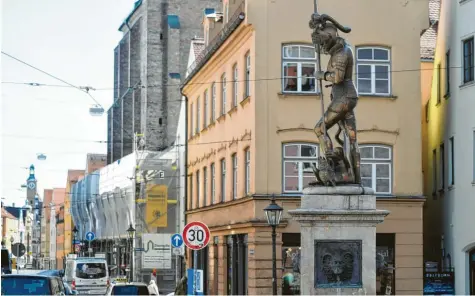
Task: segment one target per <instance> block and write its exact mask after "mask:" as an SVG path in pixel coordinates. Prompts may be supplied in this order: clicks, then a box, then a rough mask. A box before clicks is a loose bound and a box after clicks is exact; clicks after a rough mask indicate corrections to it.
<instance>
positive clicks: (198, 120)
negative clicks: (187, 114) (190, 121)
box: [196, 97, 201, 134]
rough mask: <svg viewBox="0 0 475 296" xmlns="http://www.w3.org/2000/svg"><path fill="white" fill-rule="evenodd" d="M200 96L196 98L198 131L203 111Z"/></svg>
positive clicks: (198, 130) (197, 130)
mask: <svg viewBox="0 0 475 296" xmlns="http://www.w3.org/2000/svg"><path fill="white" fill-rule="evenodd" d="M200 103H201V102H200V97H198V98H197V99H196V133H197V134H199V133H200V117H201V116H200V113H201V108H200V107H201V106H200Z"/></svg>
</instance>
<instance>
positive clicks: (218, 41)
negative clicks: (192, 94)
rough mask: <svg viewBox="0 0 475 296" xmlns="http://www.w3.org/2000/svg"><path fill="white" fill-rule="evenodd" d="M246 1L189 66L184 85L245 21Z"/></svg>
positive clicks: (237, 8)
mask: <svg viewBox="0 0 475 296" xmlns="http://www.w3.org/2000/svg"><path fill="white" fill-rule="evenodd" d="M245 6H246V2H245V1H242V3H241V4H239V6H237V7H236V10H235V12H234V14H233V15H232V16H231V17H230V18H229V21H228V22H227V23H226V24H225V25H224V27H223V29H221V31H219V33H218V34H217V35H216V36H215V37H214V38H213V40H211V41H210V42H209V43H208V45H207V46H206V48H205V49H204V50H203V51H202V52H201V53H200V54H199V55H198V56H197V57H196V59H195V61H194V62H193V64H191V65H190V67H188V71H187V72H188V73H189V74H188V76H187V77H186V78H185V81H184V82H183V84H182V86H184V85H186V84H187V83H188V82H189V81H190V80H191V78H193V76H195V74H196V73H197V72H198V71H199V70H200V69H201V67H203V66H204V65H205V64H206V62H207V61H208V60H209V59H210V58H211V57H212V56H213V54H214V53H215V52H216V51H217V50H218V49H219V48H220V47H221V45H223V43H224V42H225V41H226V39H227V38H228V37H229V36H230V35H231V34H232V33H233V32H234V31H235V30H236V29H237V27H238V26H239V25H240V24H241V23H242V22H243V21H244V18H245V16H246V14H245V13H244V10H245Z"/></svg>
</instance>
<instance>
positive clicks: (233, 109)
mask: <svg viewBox="0 0 475 296" xmlns="http://www.w3.org/2000/svg"><path fill="white" fill-rule="evenodd" d="M236 112H237V106H234V107H232V108H231V110H229V111H228V115H229V116H231V115H232V114H233V113H236Z"/></svg>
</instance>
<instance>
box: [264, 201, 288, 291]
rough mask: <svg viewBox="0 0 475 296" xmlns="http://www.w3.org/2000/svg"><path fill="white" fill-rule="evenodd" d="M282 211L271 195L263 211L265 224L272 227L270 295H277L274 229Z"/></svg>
mask: <svg viewBox="0 0 475 296" xmlns="http://www.w3.org/2000/svg"><path fill="white" fill-rule="evenodd" d="M283 210H284V209H282V208H281V207H280V206H279V205H278V204H276V203H275V196H274V195H272V200H271V203H270V204H269V205H268V206H267V207H266V208H265V209H264V212H266V216H267V223H269V225H270V226H271V227H272V294H273V295H277V256H276V253H277V251H276V233H275V229H276V227H277V226H278V225H279V223H280V219H281V218H282V211H283Z"/></svg>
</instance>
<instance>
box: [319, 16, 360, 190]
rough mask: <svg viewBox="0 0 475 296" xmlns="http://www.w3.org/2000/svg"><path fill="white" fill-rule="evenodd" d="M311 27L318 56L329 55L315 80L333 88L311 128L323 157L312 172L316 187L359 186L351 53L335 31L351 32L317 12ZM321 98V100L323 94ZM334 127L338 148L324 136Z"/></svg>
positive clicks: (354, 90)
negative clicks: (326, 62) (319, 118)
mask: <svg viewBox="0 0 475 296" xmlns="http://www.w3.org/2000/svg"><path fill="white" fill-rule="evenodd" d="M310 28H311V29H313V32H312V41H313V43H314V45H315V47H316V48H317V53H320V51H321V52H323V53H324V54H329V55H330V60H329V62H328V66H327V69H326V71H317V73H316V78H317V79H319V80H320V81H328V82H330V83H331V87H332V91H331V103H330V105H329V106H328V108H327V110H326V111H325V113H324V116H323V117H322V119H321V120H320V121H319V122H318V123H317V124H316V126H315V129H314V132H315V133H316V135H317V137H318V139H319V142H320V146H321V148H322V151H323V154H324V156H322V157H320V159H319V166H318V168H315V169H314V171H315V175H316V177H317V182H316V184H320V185H333V186H335V185H337V184H361V178H360V153H359V148H358V142H357V137H356V118H355V114H354V109H355V107H356V104H357V102H358V94H357V92H356V88H355V85H354V84H353V80H352V74H353V60H354V58H353V51H352V50H351V48H350V46H349V45H348V44H347V43H346V41H345V39H343V38H342V37H340V36H338V30H340V31H342V32H344V33H349V32H350V31H351V29H350V28H348V27H344V26H342V25H341V24H339V23H338V22H337V21H336V20H335V19H333V18H332V17H330V16H328V15H325V14H322V15H320V14H317V13H314V14H312V19H311V21H310ZM318 63H320V60H319V61H318ZM320 86H322V83H321V82H320ZM321 96H322V99H323V95H321ZM322 112H323V110H322ZM335 125H338V132H337V133H336V136H335V140H336V142H337V143H338V144H340V146H341V147H336V148H334V146H333V143H332V140H331V139H330V137H329V135H328V133H327V131H328V129H330V128H332V127H333V126H335ZM342 131H344V133H345V135H346V137H347V139H348V144H349V149H345V148H347V147H345V145H344V144H345V143H344V142H345V141H344V140H342V139H341V138H340V135H341V132H342ZM347 150H349V153H347V152H346V151H347Z"/></svg>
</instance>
